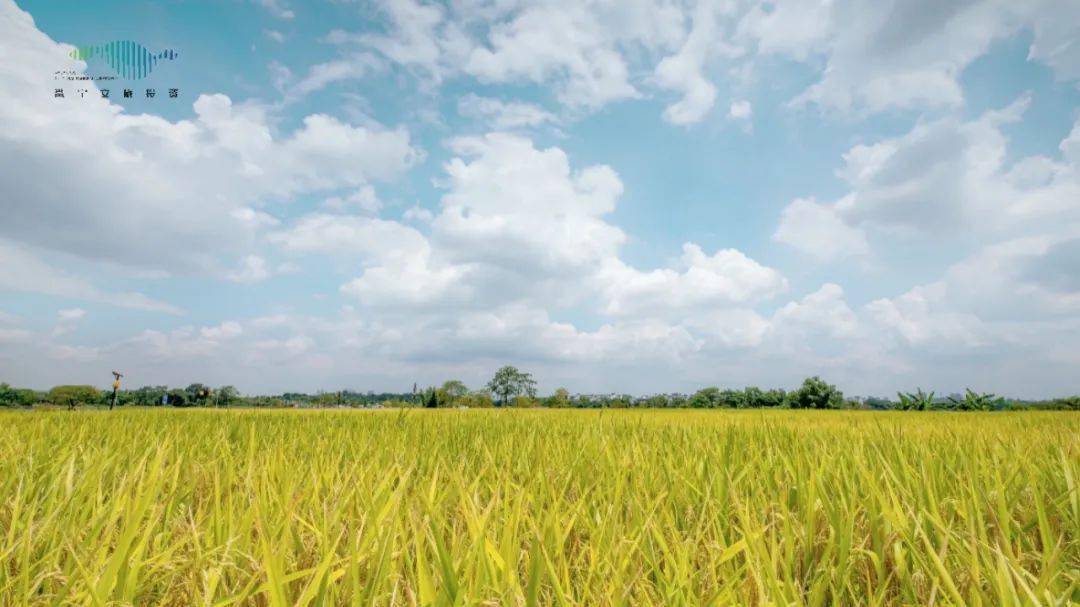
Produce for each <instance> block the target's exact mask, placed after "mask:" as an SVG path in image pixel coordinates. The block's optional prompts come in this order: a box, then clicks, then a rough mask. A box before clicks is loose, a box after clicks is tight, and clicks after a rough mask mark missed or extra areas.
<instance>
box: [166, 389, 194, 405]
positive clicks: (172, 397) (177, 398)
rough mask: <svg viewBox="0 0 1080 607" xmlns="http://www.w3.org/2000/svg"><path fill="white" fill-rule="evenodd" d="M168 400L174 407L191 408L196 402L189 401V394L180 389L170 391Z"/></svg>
mask: <svg viewBox="0 0 1080 607" xmlns="http://www.w3.org/2000/svg"><path fill="white" fill-rule="evenodd" d="M166 400H167V401H168V404H170V405H172V406H173V407H191V406H193V405H194V402H192V401H190V400H188V393H187V392H186V391H184V390H181V389H179V388H174V389H172V390H169V392H168V395H167V398H166Z"/></svg>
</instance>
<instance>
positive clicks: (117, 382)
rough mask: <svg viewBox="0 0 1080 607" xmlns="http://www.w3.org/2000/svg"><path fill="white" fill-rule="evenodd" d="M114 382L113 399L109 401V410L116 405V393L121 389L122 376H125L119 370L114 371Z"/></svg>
mask: <svg viewBox="0 0 1080 607" xmlns="http://www.w3.org/2000/svg"><path fill="white" fill-rule="evenodd" d="M112 374H113V383H112V400H111V401H110V402H109V411H112V410H113V407H115V406H116V393H117V392H118V391H119V390H120V378H121V377H123V375H121V374H120V373H119V372H117V371H113V372H112Z"/></svg>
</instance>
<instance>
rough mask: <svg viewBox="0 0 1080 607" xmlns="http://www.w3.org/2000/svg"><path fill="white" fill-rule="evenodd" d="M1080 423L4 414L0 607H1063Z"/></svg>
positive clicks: (1079, 546) (1075, 578)
mask: <svg viewBox="0 0 1080 607" xmlns="http://www.w3.org/2000/svg"><path fill="white" fill-rule="evenodd" d="M1078 482H1080V415H1078V414H1076V413H1067V412H1061V413H1043V412H1021V413H989V414H980V413H944V412H933V413H899V412H892V413H885V412H828V411H820V412H818V411H626V410H624V411H611V410H609V411H603V412H600V411H557V410H469V411H461V410H446V411H422V410H413V411H246V410H245V411H212V410H124V411H115V412H111V413H110V412H106V411H93V412H91V411H84V412H74V413H68V412H62V411H51V412H48V411H35V412H4V413H0V604H2V605H5V606H6V605H140V606H143V605H275V606H277V605H590V606H592V605H598V606H603V605H633V606H637V605H864V604H865V605H986V606H990V605H994V606H997V605H1005V606H1008V605H1067V604H1076V603H1077V602H1078V601H1080V489H1078Z"/></svg>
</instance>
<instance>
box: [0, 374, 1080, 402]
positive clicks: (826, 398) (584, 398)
mask: <svg viewBox="0 0 1080 607" xmlns="http://www.w3.org/2000/svg"><path fill="white" fill-rule="evenodd" d="M112 394H113V392H112V391H111V390H100V389H98V388H96V387H94V386H89V385H62V386H56V387H54V388H52V389H50V390H48V391H44V392H42V391H36V390H31V389H27V388H13V387H11V386H10V385H8V384H7V383H0V407H33V406H54V407H62V408H68V409H75V408H78V407H92V406H108V405H109V404H110V401H111V399H112ZM116 397H117V401H116V406H119V407H124V406H135V407H156V406H169V407H266V408H274V407H280V408H285V407H354V408H355V407H424V408H454V407H458V408H484V407H553V408H579V409H600V408H653V409H683V408H686V409H770V408H771V409H780V408H788V409H877V410H903V411H931V410H952V411H998V410H1020V409H1046V410H1051V409H1065V410H1080V396H1071V397H1064V398H1055V399H1048V400H1040V401H1024V400H1015V399H1007V398H1003V397H999V396H996V395H994V394H987V393H979V392H975V391H974V390H971V389H968V390H966V392H965V393H964V394H952V395H948V396H937V395H935V393H934V392H929V393H927V392H924V391H923V390H921V389H918V390H916V391H914V392H899V393H897V397H896V399H890V398H875V397H871V398H865V399H856V398H845V397H844V393H843V392H841V391H840V390H839V389H838V388H837V387H836V386H834V385H832V384H829V383H828V382H826V381H824V380H823V379H821V378H820V377H809V378H807V379H806V380H805V381H803V383H802V385H801V386H800V387H799V388H798V389H796V390H790V391H788V390H780V389H770V390H762V389H760V388H757V387H753V386H751V387H747V388H742V389H721V388H718V387H707V388H702V389H701V390H698V391H697V392H694V393H693V394H681V393H671V394H654V395H649V396H632V395H629V394H604V395H595V394H571V393H570V392H569V391H567V390H566V389H565V388H559V389H557V390H555V392H553V393H552V394H551V395H548V396H537V392H536V381H535V380H534V379H533V377H532V375H530V374H529V373H526V372H524V371H520V370H518V369H517V368H515V367H512V366H506V367H502V368H500V369H499V370H498V371H496V372H495V374H494V376H493V377H492V379H491V381H489V382H488V383H487V384H486V385H485V386H483V387H482V388H480V389H478V390H470V389H469V388H468V386H466V385H465V383H464V382H461V381H459V380H448V381H446V382H444V383H443V384H442V385H441V386H430V387H427V388H424V389H418V388H417V387H416V386H414V387H413V390H412V391H411V392H381V393H375V392H358V391H352V390H342V391H337V392H318V393H315V394H306V393H299V392H286V393H284V394H281V395H276V396H244V395H242V394H240V392H239V390H237V389H236V388H235V387H233V386H221V387H218V388H212V387H210V386H207V385H205V384H201V383H193V384H190V385H188V386H187V387H186V388H170V387H168V386H143V387H141V388H137V389H134V390H119V391H117V393H116Z"/></svg>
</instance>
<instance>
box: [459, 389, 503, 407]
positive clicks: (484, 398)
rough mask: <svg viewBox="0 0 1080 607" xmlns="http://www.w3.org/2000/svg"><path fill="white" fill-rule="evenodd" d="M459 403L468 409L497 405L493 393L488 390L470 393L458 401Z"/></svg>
mask: <svg viewBox="0 0 1080 607" xmlns="http://www.w3.org/2000/svg"><path fill="white" fill-rule="evenodd" d="M458 402H459V403H460V404H462V405H464V406H466V407H492V406H494V404H495V402H494V401H493V400H492V398H491V392H489V391H488V390H486V389H485V390H476V391H474V392H469V393H468V394H466V395H465V396H462V397H461V398H460V399H458Z"/></svg>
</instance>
